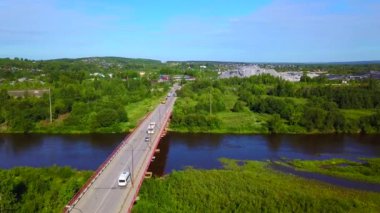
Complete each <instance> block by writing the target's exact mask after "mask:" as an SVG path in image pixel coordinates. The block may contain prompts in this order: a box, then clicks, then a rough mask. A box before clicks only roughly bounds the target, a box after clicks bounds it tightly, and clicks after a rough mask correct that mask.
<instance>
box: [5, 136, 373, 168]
mask: <svg viewBox="0 0 380 213" xmlns="http://www.w3.org/2000/svg"><path fill="white" fill-rule="evenodd" d="M124 137H125V134H91V135H40V134H28V135H23V134H2V135H0V168H12V167H15V166H33V167H44V166H51V165H59V166H66V165H68V166H71V167H74V168H77V169H91V170H95V169H96V168H97V167H98V166H99V165H100V164H101V163H102V162H103V161H104V160H105V159H106V158H107V156H108V155H109V154H110V153H111V152H112V151H113V149H114V148H115V147H116V146H117V145H118V144H119V143H120V142H121V141H122V139H123V138H124ZM158 148H159V149H160V153H159V154H158V155H157V156H156V160H155V161H154V162H153V163H152V164H151V166H150V169H149V170H150V171H153V172H154V173H155V174H157V175H162V174H165V173H169V172H171V171H172V170H180V169H183V168H184V167H186V166H192V167H195V168H205V169H210V168H219V167H220V166H221V165H220V163H219V161H218V158H221V157H226V158H235V159H241V160H268V159H279V158H282V157H285V158H289V159H295V158H297V159H318V160H320V159H327V158H333V157H334V158H335V157H336V158H346V159H357V158H358V157H380V135H229V134H220V135H215V134H213V135H210V134H181V133H169V134H168V135H167V136H166V137H164V138H163V139H162V141H161V143H160V145H159V147H158Z"/></svg>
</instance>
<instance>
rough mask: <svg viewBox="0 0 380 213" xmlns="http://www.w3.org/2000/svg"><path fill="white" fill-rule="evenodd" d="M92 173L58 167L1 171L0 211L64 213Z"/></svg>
mask: <svg viewBox="0 0 380 213" xmlns="http://www.w3.org/2000/svg"><path fill="white" fill-rule="evenodd" d="M91 173H92V172H90V171H80V172H79V171H76V170H74V169H71V168H69V167H57V166H53V167H49V168H29V167H16V168H13V169H10V170H0V179H1V181H0V211H1V212H61V211H62V209H63V208H64V207H65V205H66V204H67V203H68V201H69V200H70V199H71V198H72V197H73V196H74V194H75V193H76V192H77V191H78V190H79V189H80V188H81V186H82V185H83V184H84V183H85V182H86V180H87V179H88V178H89V177H90V175H91Z"/></svg>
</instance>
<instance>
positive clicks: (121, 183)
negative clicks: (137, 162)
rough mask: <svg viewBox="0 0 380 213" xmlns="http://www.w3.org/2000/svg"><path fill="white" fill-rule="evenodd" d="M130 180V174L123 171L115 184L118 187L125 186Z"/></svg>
mask: <svg viewBox="0 0 380 213" xmlns="http://www.w3.org/2000/svg"><path fill="white" fill-rule="evenodd" d="M130 178H131V173H129V172H125V171H124V172H123V173H121V174H120V176H119V179H118V181H117V184H118V185H119V186H126V185H127V184H128V181H129V179H130Z"/></svg>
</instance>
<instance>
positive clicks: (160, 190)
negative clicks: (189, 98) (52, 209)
mask: <svg viewBox="0 0 380 213" xmlns="http://www.w3.org/2000/svg"><path fill="white" fill-rule="evenodd" d="M223 162H224V164H225V165H226V166H225V169H222V170H194V169H187V170H184V171H177V172H173V173H171V174H170V175H168V176H166V177H163V178H155V179H150V180H146V181H144V184H143V186H142V188H141V191H140V195H139V196H140V200H139V201H138V203H137V204H136V205H135V207H134V208H133V209H132V210H133V212H350V211H354V212H379V211H380V203H379V202H378V201H379V200H380V194H378V193H370V192H362V191H355V190H351V189H345V188H339V187H334V186H331V185H328V184H323V183H320V182H317V181H311V180H306V179H303V178H298V177H295V176H291V175H286V174H282V173H279V172H275V171H272V170H270V169H268V168H267V167H266V166H267V163H265V162H258V161H246V162H245V163H244V165H239V164H238V162H237V161H233V160H223Z"/></svg>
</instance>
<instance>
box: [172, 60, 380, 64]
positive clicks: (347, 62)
mask: <svg viewBox="0 0 380 213" xmlns="http://www.w3.org/2000/svg"><path fill="white" fill-rule="evenodd" d="M167 63H189V64H227V65H228V64H273V65H293V64H294V65H314V64H317V65H365V64H380V60H372V61H342V62H239V61H167Z"/></svg>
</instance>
